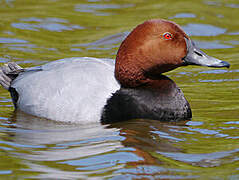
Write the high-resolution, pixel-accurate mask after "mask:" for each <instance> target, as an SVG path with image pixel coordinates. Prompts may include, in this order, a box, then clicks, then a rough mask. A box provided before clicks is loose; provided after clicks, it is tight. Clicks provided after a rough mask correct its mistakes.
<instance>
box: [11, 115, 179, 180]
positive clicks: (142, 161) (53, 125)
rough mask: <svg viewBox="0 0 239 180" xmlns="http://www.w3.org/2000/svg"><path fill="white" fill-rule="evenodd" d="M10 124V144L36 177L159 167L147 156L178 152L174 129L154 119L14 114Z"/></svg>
mask: <svg viewBox="0 0 239 180" xmlns="http://www.w3.org/2000/svg"><path fill="white" fill-rule="evenodd" d="M11 121H12V122H14V123H13V124H14V126H15V128H16V129H15V130H16V131H15V132H14V136H12V141H14V143H16V144H21V146H22V147H23V149H24V151H18V152H17V153H15V155H17V156H18V157H20V159H23V160H24V161H22V162H23V163H24V164H25V165H28V167H29V169H30V170H31V171H33V172H39V175H38V176H37V177H38V178H53V177H54V176H55V177H57V179H59V176H56V175H57V174H59V173H61V177H62V178H63V179H66V178H76V177H78V178H79V177H82V176H84V177H85V176H87V177H88V176H89V175H90V174H92V173H94V174H102V173H105V172H116V171H117V170H119V169H122V168H123V169H124V168H126V167H127V166H131V167H132V166H140V165H153V166H160V164H162V162H160V160H159V159H158V158H155V157H154V156H153V155H152V153H154V152H157V151H161V152H162V151H165V152H181V149H180V148H178V147H176V146H174V145H173V143H174V142H175V141H180V137H176V136H177V133H176V132H175V131H171V128H172V126H173V125H170V124H165V123H164V124H163V123H160V122H158V121H152V120H131V121H127V122H123V123H117V124H112V125H101V124H100V123H95V124H63V123H57V122H54V121H50V120H46V119H40V118H37V117H34V116H30V115H27V114H25V113H22V112H16V113H15V114H14V116H13V117H12V119H11ZM176 127H177V128H180V127H181V126H178V125H177V126H176ZM182 127H183V126H182ZM47 162H48V163H47ZM46 164H47V165H46ZM34 177H35V176H34Z"/></svg>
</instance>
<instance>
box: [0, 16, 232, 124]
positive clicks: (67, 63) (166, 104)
mask: <svg viewBox="0 0 239 180" xmlns="http://www.w3.org/2000/svg"><path fill="white" fill-rule="evenodd" d="M188 65H199V66H207V67H214V68H223V67H227V68H229V67H230V64H229V63H228V62H226V61H222V60H219V59H217V58H214V57H211V56H208V55H207V54H206V53H204V52H203V51H202V50H200V49H199V48H198V47H197V46H196V45H195V43H194V42H193V40H192V39H190V37H189V36H188V35H187V34H186V33H185V32H184V30H183V29H182V28H181V27H180V26H179V25H178V24H176V23H175V22H172V21H168V20H164V19H151V20H147V21H145V22H143V23H142V24H139V25H138V26H136V27H135V28H134V29H133V30H132V31H131V32H130V33H129V35H128V36H127V37H126V38H125V39H124V40H123V42H122V43H121V45H120V47H119V49H118V52H117V54H116V58H115V60H113V59H108V58H105V59H103V58H102V59H99V58H93V57H73V58H65V59H60V60H56V61H52V62H49V63H46V64H44V65H41V66H36V67H29V68H22V67H20V66H19V65H17V64H16V63H15V62H9V63H7V64H5V65H3V66H2V67H1V68H0V84H1V85H2V87H3V88H5V89H6V90H8V91H9V92H10V95H11V98H12V102H13V104H14V107H15V109H16V110H19V111H22V112H24V113H27V114H30V115H33V116H37V117H41V118H46V119H50V120H55V121H61V122H73V123H90V122H101V123H102V124H108V123H114V122H121V121H125V120H130V119H153V120H159V121H166V122H171V121H173V122H177V121H181V120H190V119H191V118H192V111H191V108H190V105H189V103H188V101H187V100H186V98H185V97H184V94H183V92H182V91H181V89H180V88H179V87H178V86H177V85H176V83H175V82H174V81H173V80H171V79H170V78H169V77H167V76H166V75H164V73H166V72H168V71H171V70H174V69H176V68H178V67H181V66H188Z"/></svg>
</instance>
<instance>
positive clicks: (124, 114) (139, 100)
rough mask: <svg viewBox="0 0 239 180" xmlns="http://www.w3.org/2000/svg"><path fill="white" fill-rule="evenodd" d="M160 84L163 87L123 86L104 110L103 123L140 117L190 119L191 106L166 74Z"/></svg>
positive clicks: (173, 119) (109, 100) (169, 119)
mask: <svg viewBox="0 0 239 180" xmlns="http://www.w3.org/2000/svg"><path fill="white" fill-rule="evenodd" d="M165 79H166V81H165ZM157 81H158V80H157ZM157 84H161V86H162V88H161V87H157V88H155V87H152V86H151V85H146V86H142V87H138V88H121V89H120V90H118V91H117V92H115V93H114V94H113V95H112V97H111V98H110V99H108V101H107V104H106V105H105V107H104V109H103V113H102V117H101V122H102V123H113V122H118V121H125V120H129V119H138V118H142V119H154V120H160V121H179V120H189V119H191V117H192V112H191V109H190V105H189V103H188V101H187V100H186V99H185V97H184V95H183V93H182V91H181V90H180V89H179V88H178V87H177V86H176V84H175V83H174V82H173V81H172V80H171V79H169V78H167V77H164V81H163V82H160V83H159V82H157Z"/></svg>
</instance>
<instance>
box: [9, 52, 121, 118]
mask: <svg viewBox="0 0 239 180" xmlns="http://www.w3.org/2000/svg"><path fill="white" fill-rule="evenodd" d="M11 88H13V90H14V91H16V92H17V98H18V99H17V102H16V106H17V107H18V108H19V109H20V110H22V111H24V112H26V113H29V114H32V115H36V116H40V117H44V118H48V119H54V120H58V121H65V122H67V121H68V122H93V121H99V120H100V115H101V112H102V109H103V107H104V105H105V104H106V101H107V99H108V98H109V97H110V96H111V95H112V93H114V92H115V91H116V90H118V89H119V84H118V82H117V81H116V80H115V78H114V61H113V60H112V59H96V58H86V57H85V58H69V59H62V60H58V61H54V62H51V63H48V64H45V65H43V66H39V67H34V68H29V69H27V70H26V71H25V72H23V73H21V74H20V75H19V76H18V77H17V78H16V79H15V80H14V81H13V82H12V85H11Z"/></svg>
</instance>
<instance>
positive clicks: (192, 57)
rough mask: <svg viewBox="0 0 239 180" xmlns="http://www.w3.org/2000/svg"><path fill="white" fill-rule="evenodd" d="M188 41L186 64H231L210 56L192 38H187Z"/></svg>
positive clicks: (212, 65)
mask: <svg viewBox="0 0 239 180" xmlns="http://www.w3.org/2000/svg"><path fill="white" fill-rule="evenodd" d="M185 40H186V43H187V51H188V52H187V55H186V57H184V58H183V61H184V65H198V66H208V67H215V68H221V67H227V68H229V67H230V64H229V63H228V62H226V61H221V60H219V59H216V58H214V57H211V56H208V55H207V54H205V53H204V52H203V51H201V50H200V49H199V48H198V47H196V45H195V44H194V43H193V41H192V40H191V39H187V38H185Z"/></svg>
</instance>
